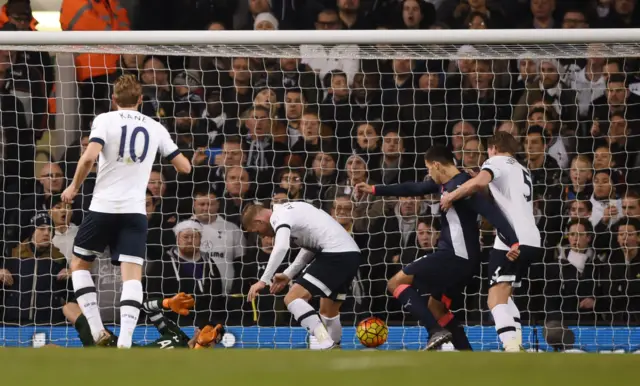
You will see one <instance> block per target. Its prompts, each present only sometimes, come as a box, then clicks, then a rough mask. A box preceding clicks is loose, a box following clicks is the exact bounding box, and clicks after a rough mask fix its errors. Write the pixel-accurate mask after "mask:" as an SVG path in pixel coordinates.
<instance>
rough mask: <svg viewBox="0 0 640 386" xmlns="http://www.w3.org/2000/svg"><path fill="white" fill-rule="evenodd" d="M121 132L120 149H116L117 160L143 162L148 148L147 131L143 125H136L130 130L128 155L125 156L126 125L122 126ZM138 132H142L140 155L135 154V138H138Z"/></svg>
mask: <svg viewBox="0 0 640 386" xmlns="http://www.w3.org/2000/svg"><path fill="white" fill-rule="evenodd" d="M121 129H122V134H121V135H120V150H119V151H118V162H125V163H135V162H143V161H144V159H145V158H146V157H147V151H148V150H149V132H148V131H147V129H145V128H144V127H141V126H138V127H136V128H135V129H133V131H132V132H131V136H130V137H129V144H128V152H127V153H128V154H127V155H128V157H127V158H125V156H126V155H125V150H126V149H125V148H126V147H127V143H126V142H127V134H128V130H127V126H122V127H121ZM138 134H142V136H143V141H144V142H143V146H142V153H141V154H140V155H138V154H136V140H137V139H138Z"/></svg>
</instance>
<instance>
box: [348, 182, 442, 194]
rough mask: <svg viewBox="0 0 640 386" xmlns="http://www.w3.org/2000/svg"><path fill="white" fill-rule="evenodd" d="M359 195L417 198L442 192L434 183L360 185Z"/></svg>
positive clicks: (358, 188)
mask: <svg viewBox="0 0 640 386" xmlns="http://www.w3.org/2000/svg"><path fill="white" fill-rule="evenodd" d="M356 190H357V191H358V192H359V193H366V194H372V195H374V196H395V197H416V196H424V195H426V194H433V193H438V192H440V185H438V184H436V183H435V182H433V181H424V182H405V183H402V184H393V185H368V184H366V183H363V182H361V183H359V184H358V185H356Z"/></svg>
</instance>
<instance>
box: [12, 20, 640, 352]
mask: <svg viewBox="0 0 640 386" xmlns="http://www.w3.org/2000/svg"><path fill="white" fill-rule="evenodd" d="M317 44H321V45H349V46H350V47H353V48H352V49H349V48H347V49H344V50H340V52H339V54H338V56H337V57H336V58H338V59H342V58H349V59H421V60H424V59H438V60H440V59H449V60H458V59H517V58H522V57H526V58H531V59H538V58H540V59H542V58H566V59H570V58H589V57H607V58H627V57H638V58H640V29H568V30H564V29H563V30H557V29H549V30H547V29H513V30H418V31H414V30H370V31H344V30H340V31H306V30H305V31H284V30H283V31H68V32H31V31H17V32H14V31H11V32H3V33H0V50H15V51H47V52H51V53H55V54H76V53H102V54H106V53H114V54H127V53H131V54H135V53H145V54H149V55H177V56H218V57H238V56H245V57H251V56H253V57H260V58H282V57H295V58H297V57H300V56H301V54H300V46H301V45H317ZM463 45H471V46H473V47H474V48H475V49H474V50H463V51H461V50H459V49H460V47H461V46H463ZM311 55H315V54H313V53H312V54H311ZM318 55H319V54H318ZM61 57H62V55H61ZM65 57H66V59H64V62H63V61H58V63H57V64H56V66H57V67H66V68H67V69H71V68H73V60H72V59H71V60H70V58H71V55H66V56H65ZM73 76H75V75H73ZM73 81H75V78H74V79H73ZM56 83H65V82H64V81H60V80H59V79H58V81H57V82H56ZM70 87H71V86H70ZM57 92H58V93H59V101H60V100H65V101H67V99H71V98H68V96H64V97H62V96H60V90H58V91H57ZM59 103H60V102H59ZM61 104H62V103H60V105H61ZM60 105H59V106H60ZM72 110H73V109H70V108H59V109H58V113H57V114H58V115H60V116H64V115H66V111H72ZM73 114H76V113H75V112H74V113H73ZM61 121H62V119H61ZM58 126H59V128H60V127H62V128H64V124H63V123H61V124H58ZM70 126H74V125H70ZM70 131H72V130H71V129H65V130H64V131H63V133H57V134H55V133H54V132H53V131H52V133H53V134H55V136H59V135H62V136H66V137H67V138H65V140H62V143H59V144H53V143H52V144H51V145H50V146H51V147H52V148H54V147H58V150H60V149H62V148H63V146H64V144H65V143H70V142H71V141H69V139H70V137H69V135H71V136H73V135H74V134H77V132H75V133H70ZM239 328H244V327H239ZM637 330H638V331H640V327H638V328H637ZM638 336H640V335H638ZM273 339H277V337H275V335H274V338H273ZM403 339H404V338H403ZM407 339H415V340H419V339H422V340H423V339H424V333H418V334H417V335H414V336H411V337H410V338H407ZM238 340H241V337H238ZM0 346H2V342H0Z"/></svg>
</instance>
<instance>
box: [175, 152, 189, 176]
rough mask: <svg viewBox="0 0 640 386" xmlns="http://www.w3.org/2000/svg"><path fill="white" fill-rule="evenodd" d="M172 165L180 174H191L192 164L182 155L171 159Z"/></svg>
mask: <svg viewBox="0 0 640 386" xmlns="http://www.w3.org/2000/svg"><path fill="white" fill-rule="evenodd" d="M171 164H172V165H173V167H174V168H175V169H176V171H177V172H178V173H183V174H189V173H191V162H189V160H188V159H187V157H185V156H184V154H182V153H180V154H178V155H176V156H175V157H173V158H172V159H171Z"/></svg>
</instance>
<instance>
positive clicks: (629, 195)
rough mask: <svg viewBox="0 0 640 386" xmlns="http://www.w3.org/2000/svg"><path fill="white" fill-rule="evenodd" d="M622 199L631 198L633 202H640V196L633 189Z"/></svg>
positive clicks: (628, 190)
mask: <svg viewBox="0 0 640 386" xmlns="http://www.w3.org/2000/svg"><path fill="white" fill-rule="evenodd" d="M622 198H623V199H624V198H631V199H633V200H637V201H640V194H638V192H636V191H635V190H633V189H627V191H626V193H625V194H624V196H622Z"/></svg>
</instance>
